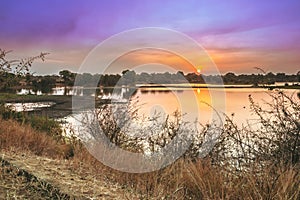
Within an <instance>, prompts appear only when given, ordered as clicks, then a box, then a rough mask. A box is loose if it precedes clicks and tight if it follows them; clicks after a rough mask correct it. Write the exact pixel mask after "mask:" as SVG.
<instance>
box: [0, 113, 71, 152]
mask: <svg viewBox="0 0 300 200" xmlns="http://www.w3.org/2000/svg"><path fill="white" fill-rule="evenodd" d="M0 149H1V150H9V151H19V152H24V151H30V152H32V153H34V154H36V155H43V156H49V157H53V158H61V157H64V158H65V157H67V156H68V155H70V151H71V149H72V147H71V145H68V144H65V143H63V142H59V141H57V140H56V139H54V138H53V137H51V136H49V135H48V134H46V133H42V132H39V131H36V130H34V129H33V128H32V127H31V126H30V125H25V124H24V125H20V124H19V123H18V122H16V121H14V120H3V119H1V118H0Z"/></svg>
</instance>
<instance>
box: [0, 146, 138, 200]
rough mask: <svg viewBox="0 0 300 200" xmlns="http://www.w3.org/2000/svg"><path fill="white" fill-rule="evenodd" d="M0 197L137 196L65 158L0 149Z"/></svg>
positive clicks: (99, 197) (76, 197)
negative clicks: (72, 164) (51, 157)
mask: <svg viewBox="0 0 300 200" xmlns="http://www.w3.org/2000/svg"><path fill="white" fill-rule="evenodd" d="M0 164H1V166H0V167H1V168H0V199H138V198H137V196H136V195H135V194H134V193H133V192H132V191H130V190H128V189H126V188H124V187H121V186H120V185H118V184H115V183H111V182H110V181H109V180H107V179H106V178H105V177H103V176H101V174H96V175H95V174H92V173H89V171H86V169H83V168H82V169H80V168H79V169H78V170H76V171H75V170H74V168H71V167H70V163H69V161H67V160H54V159H49V158H45V157H39V156H35V155H32V154H26V153H23V154H16V153H15V152H1V156H0Z"/></svg>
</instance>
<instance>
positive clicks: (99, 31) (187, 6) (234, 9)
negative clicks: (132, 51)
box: [0, 0, 300, 74]
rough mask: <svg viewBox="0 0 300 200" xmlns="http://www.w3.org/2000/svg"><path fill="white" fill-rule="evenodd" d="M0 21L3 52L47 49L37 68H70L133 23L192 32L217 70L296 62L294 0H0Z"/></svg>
mask: <svg viewBox="0 0 300 200" xmlns="http://www.w3.org/2000/svg"><path fill="white" fill-rule="evenodd" d="M0 27H1V28H0V48H2V49H5V50H13V52H12V53H11V54H10V56H11V57H14V56H17V57H26V56H32V55H37V54H39V52H49V53H50V55H49V56H47V59H46V62H44V63H42V62H39V61H38V62H36V63H35V64H34V66H33V71H35V72H37V74H53V73H58V71H60V70H61V69H69V70H71V71H77V69H78V67H79V66H80V65H81V63H82V61H83V59H84V58H85V56H86V55H87V54H88V53H89V51H90V50H92V49H93V48H94V47H95V46H96V45H98V44H99V43H100V42H102V41H103V40H105V39H107V38H109V37H110V36H112V35H114V34H117V33H119V32H122V31H125V30H128V29H133V28H141V27H162V28H168V29H173V30H176V31H179V32H182V33H184V34H186V35H188V36H189V37H191V38H193V39H195V40H196V41H197V42H198V43H199V44H200V45H202V46H203V47H204V48H205V49H206V50H207V52H208V53H209V54H210V56H211V58H212V59H213V60H214V62H215V63H216V64H217V66H218V68H219V70H220V71H221V73H226V72H229V71H232V72H235V73H256V72H257V71H255V70H254V67H262V68H263V69H265V70H266V71H273V72H286V73H296V72H297V71H299V69H300V1H299V0H265V1H262V0H252V1H243V0H226V1H224V0H185V1H182V0H165V1H160V0H145V1H142V0H107V1H96V0H94V1H93V0H85V1H84V0H82V1H79V0H78V1H77V0H72V1H71V0H69V1H61V0H43V1H36V0H26V1H17V0H1V6H0ZM129 42H130V41H129ZM120 45H122V44H120ZM111 51H114V50H113V49H111ZM163 55H164V54H162V55H160V56H163ZM123 67H126V66H123ZM178 69H180V68H178ZM120 70H122V69H120ZM183 70H184V69H183ZM205 70H206V69H205V66H204V67H203V73H205ZM188 71H190V70H189V68H187V69H186V70H185V72H188ZM208 71H209V70H208Z"/></svg>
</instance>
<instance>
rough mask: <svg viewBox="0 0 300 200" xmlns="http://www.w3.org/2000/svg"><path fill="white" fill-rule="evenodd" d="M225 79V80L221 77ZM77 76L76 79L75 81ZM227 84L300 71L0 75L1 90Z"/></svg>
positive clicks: (298, 77) (294, 77)
mask: <svg viewBox="0 0 300 200" xmlns="http://www.w3.org/2000/svg"><path fill="white" fill-rule="evenodd" d="M220 78H221V79H220ZM75 79H76V82H75ZM220 80H223V83H224V84H250V85H253V86H257V85H258V84H274V83H275V82H300V71H299V72H298V73H297V74H285V73H277V74H273V73H272V72H270V73H266V74H262V73H261V74H240V75H236V74H234V73H232V72H229V73H227V74H225V75H204V74H196V73H188V74H184V73H183V72H181V71H178V72H177V73H169V72H165V73H146V72H142V73H140V74H137V73H136V72H135V71H131V70H125V71H123V72H122V74H121V75H120V74H104V75H101V74H90V73H83V74H77V73H73V72H71V71H68V70H62V71H60V72H59V75H45V76H36V75H32V74H26V75H23V76H20V75H15V74H12V73H2V74H1V76H0V90H2V91H3V90H8V89H11V88H32V89H34V90H42V91H43V92H47V91H50V90H51V88H53V87H56V86H65V87H66V86H73V85H76V86H96V85H97V86H104V87H107V86H115V85H116V84H118V85H135V84H143V83H144V84H145V83H146V84H151V83H156V84H168V83H173V84H174V83H186V82H190V83H210V84H214V83H220Z"/></svg>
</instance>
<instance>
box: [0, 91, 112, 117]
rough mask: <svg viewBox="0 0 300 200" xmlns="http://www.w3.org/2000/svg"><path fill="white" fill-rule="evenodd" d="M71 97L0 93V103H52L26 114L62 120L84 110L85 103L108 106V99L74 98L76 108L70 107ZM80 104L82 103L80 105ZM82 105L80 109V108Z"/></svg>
mask: <svg viewBox="0 0 300 200" xmlns="http://www.w3.org/2000/svg"><path fill="white" fill-rule="evenodd" d="M72 97H73V96H67V95H18V94H11V93H0V103H1V102H2V103H38V102H53V103H54V104H53V105H52V106H51V107H43V108H39V109H36V110H33V111H30V112H28V113H29V114H34V115H42V116H47V117H50V118H62V117H65V116H67V115H70V114H72V112H73V111H76V110H77V109H78V110H82V109H84V107H83V105H86V103H85V102H92V101H95V104H96V105H98V106H99V105H102V104H108V103H110V100H109V99H95V97H92V96H91V97H85V96H83V97H80V96H76V102H77V104H76V105H77V106H76V107H73V106H72ZM81 102H82V103H81ZM81 105H82V107H81Z"/></svg>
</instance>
